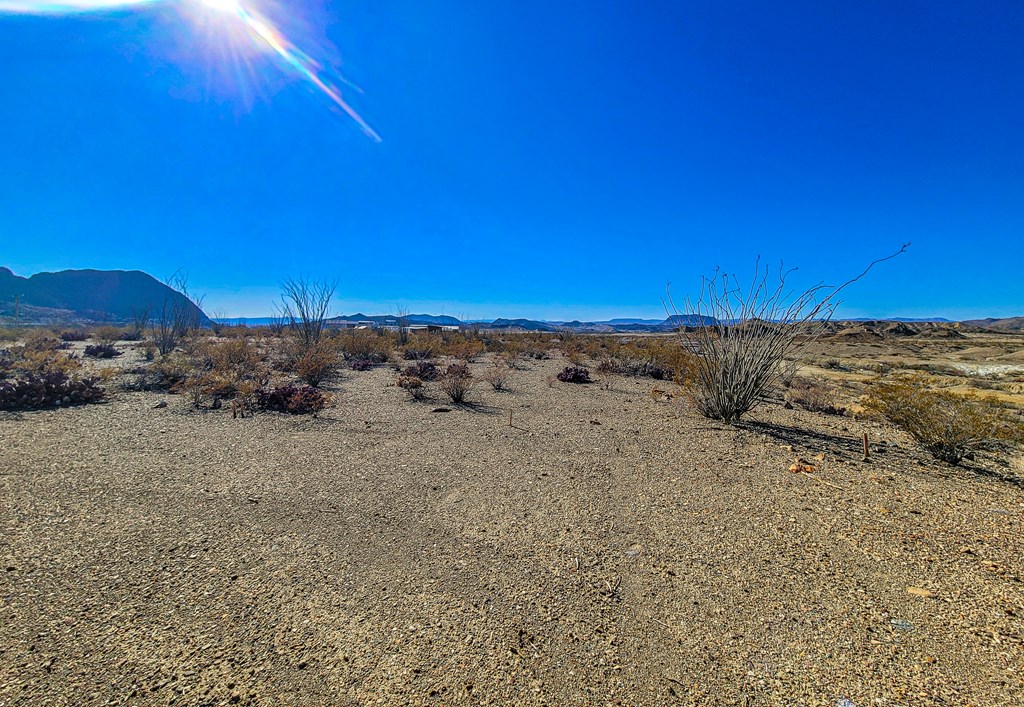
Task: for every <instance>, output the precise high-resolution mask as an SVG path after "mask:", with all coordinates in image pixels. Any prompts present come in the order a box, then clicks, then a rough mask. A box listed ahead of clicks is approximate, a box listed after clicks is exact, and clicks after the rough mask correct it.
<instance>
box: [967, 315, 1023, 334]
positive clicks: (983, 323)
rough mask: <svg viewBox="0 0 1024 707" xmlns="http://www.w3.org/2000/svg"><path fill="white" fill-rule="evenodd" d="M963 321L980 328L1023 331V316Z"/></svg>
mask: <svg viewBox="0 0 1024 707" xmlns="http://www.w3.org/2000/svg"><path fill="white" fill-rule="evenodd" d="M963 323H964V324H967V325H970V326H976V327H981V328H982V329H996V330H998V331H1024V317H1006V318H1004V319H970V320H968V321H965V322H963Z"/></svg>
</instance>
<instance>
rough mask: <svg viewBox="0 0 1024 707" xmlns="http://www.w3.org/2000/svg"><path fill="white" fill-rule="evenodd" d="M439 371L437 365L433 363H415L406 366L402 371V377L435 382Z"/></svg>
mask: <svg viewBox="0 0 1024 707" xmlns="http://www.w3.org/2000/svg"><path fill="white" fill-rule="evenodd" d="M439 373H440V371H439V370H438V368H437V364H436V363H434V362H433V361H417V362H416V363H414V364H412V365H411V366H406V367H405V368H404V369H403V370H402V375H403V376H406V377H409V378H419V379H420V380H422V381H432V380H437V376H438V374H439Z"/></svg>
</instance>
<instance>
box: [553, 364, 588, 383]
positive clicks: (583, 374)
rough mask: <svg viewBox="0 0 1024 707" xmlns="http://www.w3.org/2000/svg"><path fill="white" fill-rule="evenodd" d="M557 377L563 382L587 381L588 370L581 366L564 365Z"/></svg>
mask: <svg viewBox="0 0 1024 707" xmlns="http://www.w3.org/2000/svg"><path fill="white" fill-rule="evenodd" d="M557 378H558V380H560V381H562V382H563V383H589V382H590V371H588V370H587V369H586V368H584V367H583V366H566V367H565V368H563V369H562V372H561V373H559V374H558V376H557Z"/></svg>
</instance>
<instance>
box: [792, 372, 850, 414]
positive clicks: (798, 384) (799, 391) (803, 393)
mask: <svg viewBox="0 0 1024 707" xmlns="http://www.w3.org/2000/svg"><path fill="white" fill-rule="evenodd" d="M786 399H787V400H788V401H789V402H791V403H793V404H795V405H799V406H800V407H802V408H803V409H804V410H807V411H808V412H820V413H823V414H825V415H845V414H846V408H844V407H840V406H839V405H838V403H837V401H836V396H835V392H834V391H833V390H832V388H831V387H830V386H829V384H828V383H827V382H825V381H823V380H820V379H813V378H803V377H800V376H795V377H794V378H793V379H792V380H791V381H790V382H789V390H788V391H787V393H786Z"/></svg>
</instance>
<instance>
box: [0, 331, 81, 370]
mask: <svg viewBox="0 0 1024 707" xmlns="http://www.w3.org/2000/svg"><path fill="white" fill-rule="evenodd" d="M64 346H66V344H64V343H63V342H61V341H59V340H58V339H56V338H52V337H47V336H33V337H30V338H27V339H26V340H25V343H24V344H22V345H20V346H12V347H11V348H9V349H5V350H4V353H3V356H0V378H3V377H12V378H13V377H18V376H26V375H35V376H39V375H47V374H50V373H64V374H67V375H69V376H71V375H73V374H75V373H76V372H77V371H78V370H79V369H80V368H81V367H82V362H81V361H79V360H78V357H76V356H74V355H72V354H68V353H65V352H64V351H63V347H64Z"/></svg>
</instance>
